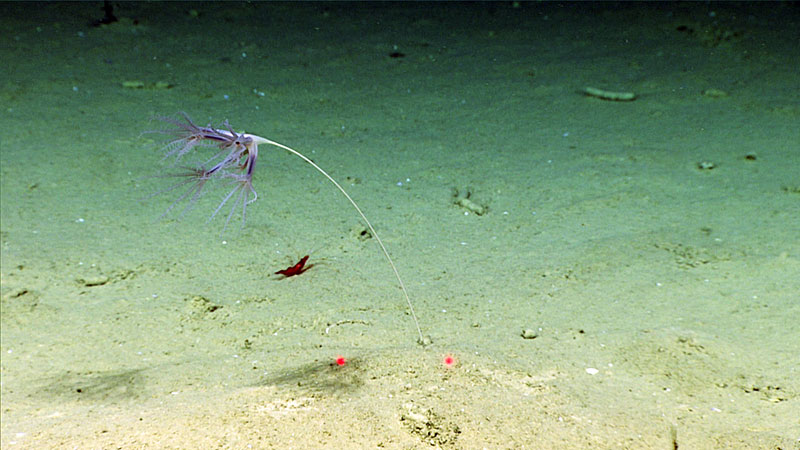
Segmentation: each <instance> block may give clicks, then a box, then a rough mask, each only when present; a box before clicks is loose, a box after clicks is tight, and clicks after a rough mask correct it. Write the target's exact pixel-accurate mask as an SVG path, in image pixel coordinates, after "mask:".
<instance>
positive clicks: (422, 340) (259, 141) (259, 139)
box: [250, 135, 426, 344]
mask: <svg viewBox="0 0 800 450" xmlns="http://www.w3.org/2000/svg"><path fill="white" fill-rule="evenodd" d="M250 136H252V137H253V139H254V140H255V142H256V144H269V145H273V146H275V147H278V148H282V149H284V150H286V151H287V152H289V153H291V154H293V155H295V156H297V157H298V158H300V159H302V160H303V161H305V162H307V163H308V164H310V165H311V166H312V167H313V168H315V169H317V171H319V173H321V174H322V175H324V176H325V178H327V179H328V181H330V182H331V183H333V185H334V186H336V188H337V189H339V192H341V193H342V194H343V195H344V196H345V198H347V200H348V201H349V202H350V204H351V205H353V208H355V209H356V211H358V215H360V216H361V219H363V220H364V223H366V224H367V227H368V228H369V231H370V233H372V235H373V236H375V240H376V241H378V245H380V246H381V250H382V251H383V256H385V257H386V260H387V261H389V265H390V266H392V271H393V272H394V276H395V277H396V278H397V282H398V283H399V284H400V289H401V290H402V291H403V296H404V297H405V299H406V304H407V305H408V310H409V312H411V318H412V319H414V325H415V326H416V327H417V333H418V334H419V340H418V341H417V342H418V343H420V344H424V343H425V342H426V340H425V338H424V336H422V329H421V328H420V327H419V320H417V313H415V312H414V306H413V305H412V304H411V297H409V296H408V291H407V290H406V285H405V283H403V279H402V278H400V272H398V271H397V267H395V265H394V261H392V257H391V256H389V252H388V251H387V250H386V246H385V245H383V241H382V240H381V238H380V236H378V233H377V232H376V231H375V228H374V227H373V226H372V224H371V223H370V221H369V219H367V216H365V215H364V213H363V212H362V211H361V208H359V207H358V205H357V204H356V202H355V200H353V198H352V197H350V194H348V193H347V191H345V190H344V188H343V187H342V186H341V185H340V184H339V183H338V182H337V181H336V180H334V179H333V177H331V176H330V175H328V172H325V171H324V170H322V168H321V167H320V166H318V165H317V164H316V163H315V162H314V161H312V160H310V159H308V158H307V157H306V156H305V155H303V154H302V153H300V152H298V151H297V150H294V149H292V148H290V147H287V146H285V145H283V144H281V143H278V142H275V141H272V140H270V139H266V138H262V137H261V136H256V135H250Z"/></svg>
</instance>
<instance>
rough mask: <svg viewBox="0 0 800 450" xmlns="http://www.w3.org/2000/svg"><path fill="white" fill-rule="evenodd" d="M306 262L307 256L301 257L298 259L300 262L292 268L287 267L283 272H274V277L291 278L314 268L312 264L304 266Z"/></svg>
mask: <svg viewBox="0 0 800 450" xmlns="http://www.w3.org/2000/svg"><path fill="white" fill-rule="evenodd" d="M306 261H308V255H306V256H303V257H302V258H300V261H298V262H297V264H295V265H293V266H289V267H287V268H285V269H283V270H279V271H277V272H275V275H283V276H284V278H288V277H293V276H295V275H300V274H301V273H303V272H305V271H306V270H308V269H310V268H312V267H314V265H313V264H309V265H306Z"/></svg>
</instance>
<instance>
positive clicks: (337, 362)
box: [336, 356, 347, 367]
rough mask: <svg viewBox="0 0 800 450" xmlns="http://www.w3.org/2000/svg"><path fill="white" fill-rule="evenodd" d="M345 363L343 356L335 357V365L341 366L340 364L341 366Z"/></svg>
mask: <svg viewBox="0 0 800 450" xmlns="http://www.w3.org/2000/svg"><path fill="white" fill-rule="evenodd" d="M345 364H347V360H346V359H344V356H337V357H336V365H337V366H339V367H341V366H343V365H345Z"/></svg>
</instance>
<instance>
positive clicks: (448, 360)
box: [442, 355, 456, 367]
mask: <svg viewBox="0 0 800 450" xmlns="http://www.w3.org/2000/svg"><path fill="white" fill-rule="evenodd" d="M442 362H443V363H444V365H445V366H446V367H453V366H454V365H455V363H456V358H455V357H454V356H453V355H445V356H444V359H443V360H442Z"/></svg>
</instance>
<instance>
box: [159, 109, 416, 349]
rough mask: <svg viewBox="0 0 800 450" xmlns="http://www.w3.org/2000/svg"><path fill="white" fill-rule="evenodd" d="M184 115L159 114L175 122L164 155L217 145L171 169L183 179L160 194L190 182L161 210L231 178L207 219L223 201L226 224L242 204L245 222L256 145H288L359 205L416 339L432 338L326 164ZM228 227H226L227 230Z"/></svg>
mask: <svg viewBox="0 0 800 450" xmlns="http://www.w3.org/2000/svg"><path fill="white" fill-rule="evenodd" d="M181 118H182V120H181V119H173V118H170V117H162V118H161V120H163V121H165V122H167V123H170V124H171V125H173V126H174V128H171V129H169V130H163V131H159V132H163V133H166V134H168V135H170V136H171V140H170V141H169V142H168V143H167V145H166V146H165V151H166V155H165V156H164V158H165V159H166V158H170V157H174V158H175V161H176V163H177V162H178V161H180V159H181V158H182V157H183V156H185V155H186V154H188V153H190V152H192V150H194V148H195V147H214V148H216V149H217V151H216V153H215V154H214V155H213V156H211V157H210V158H209V159H207V160H206V161H205V162H204V163H201V164H199V165H197V166H194V167H186V168H184V171H183V172H180V173H176V174H172V175H169V176H175V177H179V178H182V180H181V181H180V182H179V183H177V184H175V185H173V186H171V187H169V188H167V189H165V190H163V191H160V192H158V193H157V194H160V193H163V192H167V191H172V190H174V189H178V188H180V187H183V186H186V185H188V186H189V188H188V189H187V190H186V192H184V193H183V194H182V195H181V196H180V197H178V199H177V200H175V201H174V202H173V203H172V204H171V205H170V206H169V208H167V210H166V211H164V214H162V216H163V215H166V214H168V213H169V212H170V211H171V210H172V209H173V208H175V206H177V205H178V204H180V203H181V202H183V201H186V202H187V205H186V206H185V208H184V210H186V209H189V208H190V207H191V206H193V205H194V203H195V202H196V201H197V200H198V199H199V198H200V196H201V194H202V192H203V188H204V187H205V185H206V183H207V182H209V181H212V180H228V181H229V182H230V184H231V185H232V186H233V188H232V189H231V190H230V192H228V193H227V195H226V196H225V197H223V199H222V201H221V202H220V203H219V205H218V206H217V208H216V209H215V210H214V212H213V213H212V214H211V217H210V218H209V220H211V219H213V218H214V217H215V216H216V215H217V214H218V213H219V212H220V211H221V210H222V209H223V208H224V207H225V205H226V204H230V212H228V215H227V217H226V218H225V228H227V226H228V224H229V223H230V220H231V218H232V217H233V215H234V214H235V213H236V211H237V210H239V209H241V213H242V224H244V221H245V214H246V212H247V205H249V204H250V203H253V202H254V201H256V199H257V198H258V195H257V194H256V191H255V189H253V173H254V171H255V168H256V160H257V159H258V146H259V145H262V144H266V145H271V146H274V147H278V148H281V149H283V150H286V151H287V152H289V153H291V154H293V155H295V156H297V157H298V158H300V159H302V160H303V161H305V162H306V163H308V164H309V165H311V167H313V168H314V169H316V170H317V171H318V172H319V173H321V174H322V175H323V176H325V178H327V179H328V181H330V182H331V183H333V185H334V186H336V189H338V190H339V192H341V193H342V194H343V195H344V196H345V198H347V200H348V201H349V202H350V204H351V205H353V208H355V210H356V211H357V212H358V215H359V216H361V219H362V220H363V221H364V223H365V224H366V225H367V228H369V231H370V233H372V236H374V237H375V240H376V241H377V242H378V245H379V246H380V247H381V251H382V252H383V255H384V256H385V257H386V260H387V261H388V262H389V265H390V266H391V267H392V271H393V272H394V275H395V277H396V278H397V282H398V284H399V285H400V290H402V291H403V296H404V297H405V300H406V304H407V305H408V310H409V312H410V313H411V318H412V319H414V325H415V326H416V329H417V333H418V335H419V340H418V342H419V343H420V344H423V343H426V342H429V338H428V339H426V338H424V337H423V336H422V329H421V328H420V326H419V321H418V320H417V315H416V313H415V312H414V306H413V305H412V304H411V298H410V297H409V296H408V291H407V290H406V286H405V283H403V279H402V278H401V277H400V273H399V272H398V271H397V267H395V265H394V261H392V258H391V256H389V252H388V251H387V250H386V246H385V245H383V241H382V240H381V238H380V237H379V236H378V233H377V232H376V231H375V228H374V227H373V226H372V224H371V223H370V221H369V219H367V216H365V215H364V213H363V211H361V208H360V207H359V206H358V204H356V202H355V200H353V198H352V197H350V195H349V194H348V193H347V192H346V191H345V190H344V188H343V187H342V186H341V185H340V184H339V183H338V182H337V181H336V180H334V179H333V177H331V176H330V175H328V173H327V172H325V171H324V170H322V168H321V167H319V166H318V165H317V164H316V163H315V162H314V161H312V160H310V159H309V158H308V157H306V156H305V155H303V154H302V153H300V152H298V151H297V150H294V149H293V148H290V147H287V146H285V145H283V144H280V143H278V142H275V141H273V140H270V139H267V138H263V137H261V136H256V135H254V134H250V133H237V132H235V131H233V128H231V126H230V124H229V123H228V121H225V122H224V123H223V124H222V128H214V127H213V126H211V125H207V126H204V127H202V126H198V125H196V124H195V123H194V122H192V120H191V119H190V118H189V116H188V115H186V114H181ZM225 228H223V232H224V230H225Z"/></svg>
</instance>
